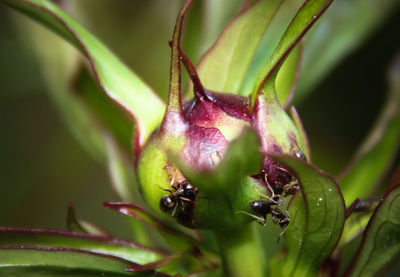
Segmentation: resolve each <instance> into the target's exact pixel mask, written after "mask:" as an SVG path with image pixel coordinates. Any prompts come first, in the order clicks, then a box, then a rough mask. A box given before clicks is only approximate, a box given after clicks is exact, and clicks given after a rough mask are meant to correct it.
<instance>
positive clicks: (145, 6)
mask: <svg viewBox="0 0 400 277" xmlns="http://www.w3.org/2000/svg"><path fill="white" fill-rule="evenodd" d="M63 2H64V4H66V3H67V2H68V3H67V4H68V5H66V9H67V10H68V12H70V13H71V14H72V15H73V16H74V17H75V18H76V19H77V20H78V21H79V22H81V23H82V24H83V25H84V26H85V27H86V28H88V29H89V30H90V31H91V32H92V33H93V34H95V35H96V36H97V37H98V38H100V39H101V41H103V42H104V43H105V45H108V46H109V48H111V49H112V50H113V51H114V53H116V54H117V56H119V57H120V58H121V60H123V61H124V62H125V63H126V64H127V65H129V67H131V68H132V69H134V71H135V72H136V73H137V74H138V75H139V76H141V77H142V78H143V79H144V80H145V81H146V82H147V83H148V84H150V85H151V86H152V87H153V88H154V89H155V90H156V91H158V92H159V93H160V95H161V96H162V97H163V98H165V97H166V92H167V88H168V75H169V73H168V71H169V65H168V62H169V47H168V44H167V42H168V40H169V39H170V36H171V32H172V29H173V23H174V20H175V16H176V13H177V10H178V8H179V7H180V3H181V2H180V1H175V0H174V1H172V0H171V1H165V0H158V1H156V0H151V1H150V0H146V1H143V0H131V1H128V0H113V1H110V0H79V1H78V0H70V1H68V0H66V1H63ZM342 2H343V1H342ZM376 2H379V1H376ZM238 3H239V1H232V5H233V7H231V8H229V9H227V8H224V7H220V9H219V10H218V12H219V13H220V14H222V15H220V20H219V21H218V22H213V21H212V19H213V18H214V17H213V16H212V14H211V13H212V12H213V11H208V12H209V18H207V17H204V16H203V17H202V18H201V19H199V18H196V16H198V14H197V13H194V12H193V14H189V15H188V19H187V23H186V24H187V25H188V26H194V27H190V30H191V32H187V33H186V34H185V37H184V39H185V40H184V47H185V49H186V51H187V52H188V54H189V55H190V56H191V57H192V59H193V60H195V61H196V60H197V59H198V58H199V56H200V53H202V52H203V51H204V50H205V49H206V48H207V46H209V45H210V44H211V43H212V42H213V40H214V39H215V38H216V36H217V34H218V33H219V31H220V30H221V29H222V28H223V26H224V24H225V23H226V22H227V21H228V19H229V18H230V17H231V16H232V15H233V14H234V12H235V11H236V9H237V8H238V7H239V4H238ZM196 5H197V6H196V7H195V8H194V10H196V9H204V7H203V6H202V5H201V3H200V4H197V3H196ZM399 6H400V5H397V6H395V5H394V7H395V8H393V9H391V10H390V12H388V13H387V15H386V16H385V18H384V20H382V22H380V24H377V26H375V27H374V31H373V32H372V31H371V32H370V34H369V35H368V36H366V37H365V38H364V39H363V41H362V43H360V46H359V47H357V48H356V49H354V50H353V51H350V52H349V53H348V54H347V55H346V56H345V57H344V58H342V59H341V60H340V61H339V62H338V64H337V65H336V66H335V67H334V68H333V69H332V71H331V72H330V74H328V76H327V77H326V78H324V79H323V80H321V82H320V83H319V85H318V86H316V87H314V88H313V90H312V92H311V93H310V94H309V95H308V97H307V98H306V99H304V100H303V101H302V102H300V103H297V105H296V106H297V109H298V111H299V113H300V116H301V118H302V120H303V123H304V125H305V128H306V130H307V132H308V134H309V139H310V142H311V147H312V150H313V161H314V163H315V164H316V165H317V166H318V167H320V168H322V169H323V170H325V171H327V172H328V173H330V174H332V175H335V174H337V173H339V172H340V170H341V169H343V167H344V166H345V165H346V163H347V162H348V161H349V159H350V158H351V157H352V154H353V153H354V152H355V151H356V149H357V146H358V145H359V144H360V143H361V142H362V140H363V138H364V136H365V135H366V134H367V132H368V130H369V128H370V127H371V126H372V124H373V123H374V120H375V119H376V117H377V115H378V113H379V111H380V109H381V108H382V104H383V102H384V97H385V92H386V91H387V83H386V69H387V67H388V65H389V64H390V62H391V60H392V59H393V57H394V56H395V54H396V52H398V51H400V36H399V30H400V7H399ZM199 22H200V23H202V24H199ZM24 24H34V23H33V22H32V21H30V20H26V19H25V18H24V17H23V16H21V15H19V14H17V13H15V12H14V11H11V10H10V9H8V8H7V7H5V6H4V5H1V4H0V84H1V93H0V126H1V131H0V132H1V133H0V134H1V135H0V145H1V148H0V149H1V150H0V153H1V158H0V176H1V179H0V226H16V227H48V228H65V221H66V210H67V206H68V204H69V203H71V204H73V205H74V207H75V209H76V211H77V214H78V215H79V216H80V217H82V218H85V219H88V220H90V221H92V222H94V223H96V224H98V225H100V226H102V227H103V228H106V229H109V230H112V231H113V232H114V233H116V234H121V235H123V236H129V232H127V230H128V228H126V227H127V226H126V222H125V221H124V220H123V219H122V218H121V216H119V215H117V214H115V213H114V212H112V211H109V210H107V209H105V208H103V207H102V203H103V202H104V201H118V200H119V198H118V196H117V195H116V194H115V193H114V191H113V190H112V188H111V185H110V181H109V177H108V172H107V170H106V169H105V167H104V166H103V165H102V164H101V163H99V162H98V161H97V160H96V159H95V158H94V157H93V156H92V155H90V154H88V152H87V151H85V149H84V148H83V147H82V146H81V144H79V143H78V142H77V140H76V139H75V138H74V137H73V136H72V135H71V133H70V132H69V130H68V129H67V128H66V127H65V125H64V124H63V121H62V119H61V117H60V115H59V113H58V111H57V109H56V108H55V106H54V105H53V103H52V100H51V99H50V98H49V96H48V94H47V93H46V89H47V87H46V84H45V82H44V76H43V75H42V73H41V70H40V66H39V63H38V60H37V56H36V54H35V51H33V50H32V49H31V47H30V44H29V40H28V39H26V38H25V37H24V32H23V31H21V28H22V29H23V28H24ZM191 24H192V25H191ZM196 24H197V25H196ZM204 24H208V25H213V28H212V30H211V31H208V32H202V33H201V35H199V36H197V34H200V32H199V33H197V32H196V30H197V29H199V28H201V26H203V25H204ZM25 26H27V25H25ZM196 28H197V29H196ZM43 47H44V48H45V47H49V46H47V45H46V41H43ZM48 51H52V49H51V47H49V49H48ZM315 58H316V59H317V58H318V57H315ZM306 70H310V71H312V70H313V68H307V69H306ZM399 162H400V159H399V157H398V156H397V163H399Z"/></svg>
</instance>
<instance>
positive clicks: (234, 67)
mask: <svg viewBox="0 0 400 277" xmlns="http://www.w3.org/2000/svg"><path fill="white" fill-rule="evenodd" d="M281 3H282V0H260V1H257V2H256V3H255V4H253V5H251V6H250V7H248V8H247V9H245V10H243V11H241V12H240V13H239V14H238V15H237V16H236V17H235V18H234V19H232V20H231V21H230V23H228V25H227V26H226V27H225V29H224V30H223V32H222V33H221V35H220V36H219V38H218V39H217V41H216V42H215V43H214V45H213V46H212V47H211V48H210V49H209V50H208V51H207V52H206V53H205V54H204V55H203V57H202V58H201V60H200V62H199V65H198V66H197V70H198V74H199V76H200V79H201V80H202V82H203V84H204V86H205V87H206V88H207V89H209V90H212V91H217V92H230V93H239V90H240V87H241V85H242V83H243V80H244V77H245V75H246V72H247V69H248V68H249V66H250V62H251V60H252V59H253V56H254V54H255V52H256V49H257V47H258V45H259V43H260V41H261V38H262V37H263V34H264V32H265V30H266V28H267V27H268V25H269V23H270V22H271V20H272V18H273V16H274V14H275V12H276V11H277V10H278V8H279V6H280V5H281ZM187 91H191V87H190V88H189V89H188V90H187Z"/></svg>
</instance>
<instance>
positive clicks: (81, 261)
mask: <svg viewBox="0 0 400 277" xmlns="http://www.w3.org/2000/svg"><path fill="white" fill-rule="evenodd" d="M0 264H1V267H0V274H1V275H3V274H6V275H7V276H46V275H47V276H76V274H77V275H78V276H79V275H80V276H91V275H92V276H96V275H97V276H132V274H130V273H129V272H127V271H126V270H125V268H127V267H129V266H131V264H130V263H129V262H127V261H125V260H123V259H119V258H117V257H113V256H108V255H104V254H98V253H92V252H90V251H84V250H76V249H68V248H47V247H21V246H16V247H4V246H0ZM134 276H152V274H149V273H138V274H135V275H134Z"/></svg>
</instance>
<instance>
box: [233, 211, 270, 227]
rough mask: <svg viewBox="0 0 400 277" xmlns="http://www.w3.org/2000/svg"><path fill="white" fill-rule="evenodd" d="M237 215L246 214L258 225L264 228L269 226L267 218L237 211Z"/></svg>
mask: <svg viewBox="0 0 400 277" xmlns="http://www.w3.org/2000/svg"><path fill="white" fill-rule="evenodd" d="M236 214H246V215H248V216H250V217H252V218H254V219H256V220H257V223H258V224H261V225H262V226H265V225H267V218H266V217H261V216H256V215H254V214H251V213H248V212H245V211H237V212H236Z"/></svg>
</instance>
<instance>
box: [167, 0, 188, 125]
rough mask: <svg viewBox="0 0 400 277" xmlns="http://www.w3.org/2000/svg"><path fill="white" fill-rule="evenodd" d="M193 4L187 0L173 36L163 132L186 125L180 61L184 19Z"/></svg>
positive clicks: (178, 17)
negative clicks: (175, 126) (178, 125)
mask: <svg viewBox="0 0 400 277" xmlns="http://www.w3.org/2000/svg"><path fill="white" fill-rule="evenodd" d="M191 3H192V0H186V2H185V4H184V5H183V7H182V9H181V11H180V13H179V14H178V16H177V18H176V23H175V28H174V32H173V35H172V46H171V64H170V79H169V93H168V102H167V108H166V111H165V115H164V118H163V121H162V123H161V130H160V131H161V132H168V131H170V132H173V130H170V129H171V128H173V127H174V125H177V124H182V125H184V124H185V123H184V118H183V111H182V99H181V62H180V59H179V49H180V40H181V34H182V24H183V19H184V17H185V15H186V12H187V11H188V9H189V7H190V4H191ZM171 125H173V126H171Z"/></svg>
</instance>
